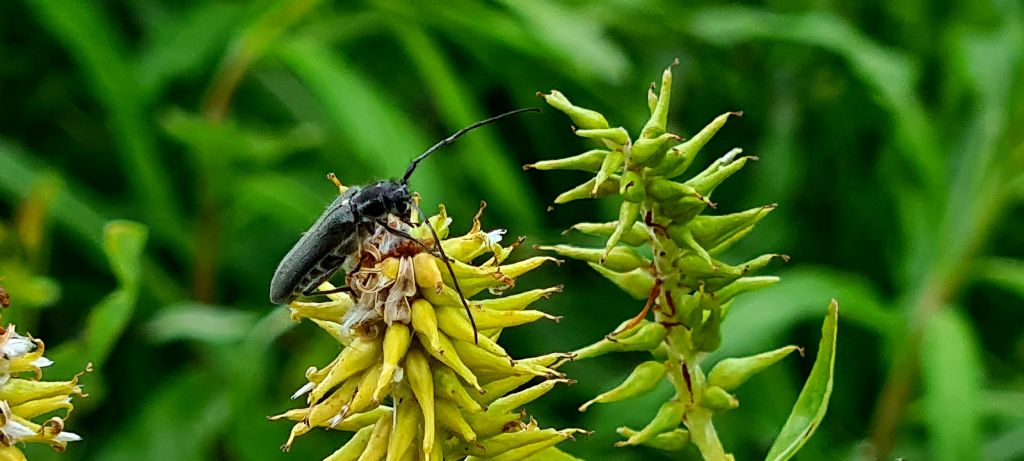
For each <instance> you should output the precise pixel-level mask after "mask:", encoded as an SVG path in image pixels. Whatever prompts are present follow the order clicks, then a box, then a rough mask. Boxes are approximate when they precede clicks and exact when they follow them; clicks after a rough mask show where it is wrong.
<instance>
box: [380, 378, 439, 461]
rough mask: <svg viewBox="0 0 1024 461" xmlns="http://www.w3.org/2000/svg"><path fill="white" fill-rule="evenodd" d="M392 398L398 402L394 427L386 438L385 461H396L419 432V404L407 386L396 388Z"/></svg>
mask: <svg viewBox="0 0 1024 461" xmlns="http://www.w3.org/2000/svg"><path fill="white" fill-rule="evenodd" d="M428 381H429V380H428ZM394 397H397V398H398V399H399V402H398V404H397V405H395V419H394V427H392V428H391V435H390V437H388V453H387V457H386V458H385V459H386V460H387V461H398V459H399V458H401V456H402V455H403V454H405V452H406V450H408V449H409V446H410V445H412V441H413V439H415V438H416V434H417V433H418V432H419V423H420V416H421V413H420V409H419V404H418V403H417V402H416V399H415V398H414V397H413V394H412V391H411V390H410V389H409V388H408V387H407V386H405V385H400V386H398V387H397V389H395V392H394ZM431 436H433V434H431Z"/></svg>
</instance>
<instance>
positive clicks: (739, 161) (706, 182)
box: [685, 148, 757, 197]
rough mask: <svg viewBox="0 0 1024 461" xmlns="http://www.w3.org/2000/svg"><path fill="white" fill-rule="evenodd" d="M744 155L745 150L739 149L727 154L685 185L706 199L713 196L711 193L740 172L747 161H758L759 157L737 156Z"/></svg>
mask: <svg viewBox="0 0 1024 461" xmlns="http://www.w3.org/2000/svg"><path fill="white" fill-rule="evenodd" d="M742 153H743V149H739V148H737V149H733V150H731V151H729V152H727V153H726V154H725V155H723V156H722V157H721V158H719V159H718V160H716V161H715V163H712V164H711V165H710V166H708V167H707V168H706V169H705V170H704V171H702V172H700V173H699V174H697V176H694V177H692V178H690V179H689V180H688V181H686V182H685V184H686V185H688V186H690V187H693V188H694V189H696V190H697V192H698V193H700V194H701V195H703V196H705V197H707V196H709V195H711V191H713V190H715V188H716V187H718V185H719V184H721V183H722V182H723V181H725V180H726V179H727V178H728V177H729V176H732V175H733V174H734V173H736V172H737V171H740V169H741V168H743V166H744V165H746V164H747V160H757V157H740V158H736V156H738V155H739V154H742Z"/></svg>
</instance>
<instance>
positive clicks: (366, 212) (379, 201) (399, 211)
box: [352, 180, 412, 221]
mask: <svg viewBox="0 0 1024 461" xmlns="http://www.w3.org/2000/svg"><path fill="white" fill-rule="evenodd" d="M411 203H412V195H411V194H410V193H409V186H407V185H405V183H401V182H398V181H393V180H391V181H380V182H377V183H374V184H371V185H369V186H367V187H365V188H363V189H362V190H361V191H359V195H358V196H356V197H355V198H354V199H353V200H352V206H353V208H354V210H355V212H356V214H357V215H358V216H360V217H361V218H362V219H363V220H364V221H376V220H380V219H384V218H385V217H387V215H389V214H393V215H395V216H398V217H399V218H401V219H402V220H403V221H408V220H409V217H410V211H411V208H412V207H411Z"/></svg>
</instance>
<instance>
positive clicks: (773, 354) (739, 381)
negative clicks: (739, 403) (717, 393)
mask: <svg viewBox="0 0 1024 461" xmlns="http://www.w3.org/2000/svg"><path fill="white" fill-rule="evenodd" d="M798 349H800V348H799V347H796V346H786V347H780V348H778V349H775V350H774V351H768V352H763V353H760V354H757V355H751V356H749V357H740V358H729V359H723V360H721V361H720V362H718V364H716V365H715V367H714V368H712V369H711V373H709V374H708V384H711V385H712V386H718V387H719V388H722V389H724V390H727V391H733V390H736V388H738V387H740V386H741V385H743V383H745V382H747V380H748V379H750V377H751V376H754V375H755V374H757V373H759V372H761V370H764V369H765V368H768V367H770V366H772V365H774V364H775V363H776V362H778V361H779V360H782V359H783V358H785V357H786V356H787V355H789V354H790V353H792V352H793V351H795V350H798Z"/></svg>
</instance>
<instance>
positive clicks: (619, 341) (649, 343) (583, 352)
mask: <svg viewBox="0 0 1024 461" xmlns="http://www.w3.org/2000/svg"><path fill="white" fill-rule="evenodd" d="M666 334H668V329H667V328H665V326H664V325H662V324H660V323H658V322H647V321H645V322H641V326H640V327H639V328H638V329H637V331H636V333H634V334H632V335H630V336H629V337H627V338H616V339H614V340H611V339H608V338H604V339H602V340H600V341H598V342H596V343H594V344H591V345H589V346H587V347H584V348H582V349H579V350H577V351H576V352H574V354H575V355H576V358H577V359H581V360H582V359H589V358H593V357H597V356H600V355H604V354H607V353H610V352H628V351H649V350H652V349H656V348H657V347H658V345H660V344H661V341H662V340H663V339H665V335H666Z"/></svg>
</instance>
